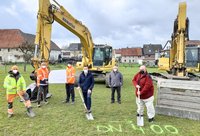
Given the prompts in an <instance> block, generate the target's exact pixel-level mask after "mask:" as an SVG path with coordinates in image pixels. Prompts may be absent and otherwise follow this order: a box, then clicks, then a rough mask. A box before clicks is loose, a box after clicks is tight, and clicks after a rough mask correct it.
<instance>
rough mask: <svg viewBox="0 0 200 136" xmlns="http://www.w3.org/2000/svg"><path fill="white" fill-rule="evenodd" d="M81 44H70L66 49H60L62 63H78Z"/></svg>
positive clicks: (80, 56)
mask: <svg viewBox="0 0 200 136" xmlns="http://www.w3.org/2000/svg"><path fill="white" fill-rule="evenodd" d="M81 48H82V45H81V43H70V44H69V47H68V48H67V49H62V51H61V52H62V60H63V61H69V60H71V61H78V60H81V58H82V52H81Z"/></svg>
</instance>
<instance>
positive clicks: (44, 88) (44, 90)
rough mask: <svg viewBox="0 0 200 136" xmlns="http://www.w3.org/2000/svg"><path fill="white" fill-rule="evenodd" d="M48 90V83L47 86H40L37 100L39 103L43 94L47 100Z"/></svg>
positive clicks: (44, 99)
mask: <svg viewBox="0 0 200 136" xmlns="http://www.w3.org/2000/svg"><path fill="white" fill-rule="evenodd" d="M47 90H48V85H45V86H41V85H40V86H39V88H38V94H37V101H38V104H40V101H41V96H43V101H45V102H46V101H47V100H46V96H47Z"/></svg>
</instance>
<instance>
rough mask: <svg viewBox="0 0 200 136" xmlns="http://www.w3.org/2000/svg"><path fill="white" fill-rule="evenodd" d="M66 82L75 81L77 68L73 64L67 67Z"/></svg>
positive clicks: (71, 82)
mask: <svg viewBox="0 0 200 136" xmlns="http://www.w3.org/2000/svg"><path fill="white" fill-rule="evenodd" d="M66 82H67V83H68V84H74V83H75V69H74V67H73V66H71V67H67V68H66Z"/></svg>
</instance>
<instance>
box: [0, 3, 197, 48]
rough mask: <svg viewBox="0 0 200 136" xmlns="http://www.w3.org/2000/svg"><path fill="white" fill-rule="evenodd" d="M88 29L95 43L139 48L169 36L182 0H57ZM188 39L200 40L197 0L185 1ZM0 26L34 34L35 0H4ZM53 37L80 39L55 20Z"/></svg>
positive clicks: (63, 40)
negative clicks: (188, 28)
mask: <svg viewBox="0 0 200 136" xmlns="http://www.w3.org/2000/svg"><path fill="white" fill-rule="evenodd" d="M57 2H58V3H60V4H61V5H63V6H64V7H65V9H67V10H68V11H69V12H70V13H71V14H72V15H73V16H74V17H75V18H76V19H78V20H80V21H81V22H82V23H83V24H85V25H86V26H87V27H88V29H89V30H90V32H91V34H92V37H93V41H94V43H96V44H109V45H112V46H113V47H114V48H122V47H127V46H128V47H142V45H143V44H147V43H161V44H165V42H166V41H167V40H168V39H170V37H171V33H172V28H173V21H174V19H175V17H176V15H177V13H178V4H179V2H181V0H57ZM186 2H187V16H188V17H189V19H190V31H189V32H190V39H191V40H200V14H199V13H200V8H199V7H200V0H186ZM0 9H1V12H0V18H1V21H0V29H13V28H15V29H21V30H22V31H23V32H25V33H31V34H35V32H36V22H37V17H36V16H37V10H38V0H4V1H1V5H0ZM52 40H53V41H54V42H55V43H56V44H58V45H59V46H60V47H62V46H65V45H68V44H69V43H71V42H80V40H79V39H78V38H77V37H76V36H75V35H73V34H72V33H70V32H69V31H68V30H66V29H65V28H63V27H62V26H60V25H59V24H58V23H56V22H55V23H54V24H53V30H52Z"/></svg>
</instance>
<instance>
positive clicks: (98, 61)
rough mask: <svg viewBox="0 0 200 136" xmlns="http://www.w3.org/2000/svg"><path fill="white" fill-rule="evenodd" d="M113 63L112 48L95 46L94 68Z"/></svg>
mask: <svg viewBox="0 0 200 136" xmlns="http://www.w3.org/2000/svg"><path fill="white" fill-rule="evenodd" d="M110 61H112V47H111V46H108V45H102V44H101V45H95V47H94V51H93V66H94V67H95V66H106V65H109V63H110Z"/></svg>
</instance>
